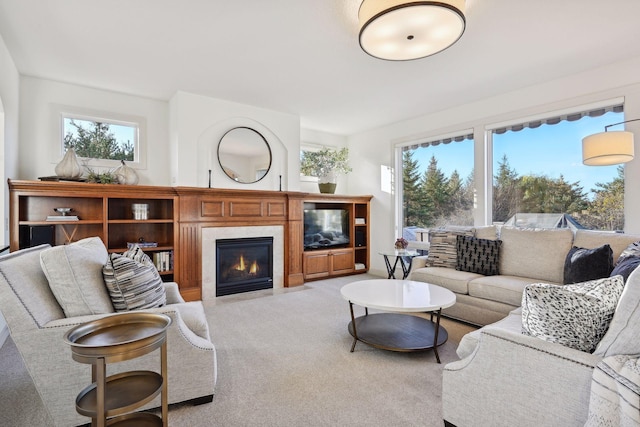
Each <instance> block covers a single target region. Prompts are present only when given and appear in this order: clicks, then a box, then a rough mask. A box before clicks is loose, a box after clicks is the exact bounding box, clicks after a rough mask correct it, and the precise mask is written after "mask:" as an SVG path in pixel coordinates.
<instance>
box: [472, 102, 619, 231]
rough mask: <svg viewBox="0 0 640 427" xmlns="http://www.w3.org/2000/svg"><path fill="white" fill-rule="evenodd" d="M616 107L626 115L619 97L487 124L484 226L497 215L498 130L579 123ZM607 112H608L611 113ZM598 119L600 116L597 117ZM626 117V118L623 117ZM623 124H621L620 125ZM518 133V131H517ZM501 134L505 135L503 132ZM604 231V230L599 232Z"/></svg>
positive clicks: (491, 222) (493, 222) (493, 220)
mask: <svg viewBox="0 0 640 427" xmlns="http://www.w3.org/2000/svg"><path fill="white" fill-rule="evenodd" d="M616 106H622V110H621V111H616V112H618V113H620V112H621V113H622V114H623V115H624V114H625V110H624V107H625V99H624V98H623V97H617V98H610V99H605V100H601V101H597V102H592V103H587V104H582V105H575V106H572V107H567V108H563V109H556V110H551V111H547V112H542V113H537V114H535V115H528V116H521V117H517V118H512V119H509V120H505V121H501V122H497V123H491V124H487V125H485V126H484V134H485V141H486V144H485V147H484V150H485V156H484V157H485V160H484V162H485V165H484V166H485V179H486V180H487V184H486V188H485V194H486V198H485V202H484V204H485V206H484V208H485V210H486V220H485V222H486V224H484V225H491V224H495V223H496V221H495V215H494V206H493V202H494V200H493V193H494V173H495V170H494V160H495V159H494V140H493V137H494V133H495V132H496V131H497V130H498V129H503V130H506V132H513V130H512V129H510V127H512V126H520V125H523V124H530V123H533V122H542V123H544V122H545V121H547V120H549V119H552V118H560V122H562V121H569V122H573V121H578V120H580V119H581V118H583V117H590V114H588V112H593V111H596V110H600V109H606V110H609V111H615V109H616ZM609 111H607V112H609ZM578 115H580V117H578V118H575V117H576V116H578ZM572 116H573V117H574V118H573V119H570V118H569V117H572ZM595 117H598V116H595ZM623 117H626V116H623ZM622 120H626V118H623V119H622ZM557 123H559V122H556V123H552V124H549V125H550V126H554V125H556V124H557ZM620 124H621V123H620ZM539 126H540V125H537V126H534V127H532V126H524V127H525V128H529V127H531V128H538V127H539ZM602 131H604V128H603V129H602ZM516 132H517V131H516ZM501 133H504V131H503V132H501ZM590 167H591V166H590ZM625 190H626V179H625ZM624 214H625V210H624V207H623V216H624ZM599 231H602V230H599Z"/></svg>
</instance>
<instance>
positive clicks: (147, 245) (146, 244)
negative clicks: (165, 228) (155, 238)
mask: <svg viewBox="0 0 640 427" xmlns="http://www.w3.org/2000/svg"><path fill="white" fill-rule="evenodd" d="M135 245H138V247H139V248H142V249H144V248H157V247H158V242H127V249H131V248H133V247H134V246H135Z"/></svg>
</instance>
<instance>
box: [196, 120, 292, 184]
mask: <svg viewBox="0 0 640 427" xmlns="http://www.w3.org/2000/svg"><path fill="white" fill-rule="evenodd" d="M237 127H246V128H250V129H254V130H256V131H257V132H259V133H260V134H261V135H262V136H263V137H264V139H265V140H266V141H267V144H269V148H270V149H271V156H272V159H271V168H270V169H269V172H268V173H267V175H266V176H265V177H264V178H263V179H261V180H260V181H258V182H255V183H251V184H245V183H239V182H235V181H233V180H232V179H230V178H229V177H228V176H227V175H226V174H225V173H224V171H223V170H222V168H221V167H220V162H219V161H218V158H217V152H218V143H219V142H220V139H221V138H222V137H223V136H224V135H225V133H227V132H228V131H229V130H231V129H233V128H237ZM287 155H288V150H287V147H286V146H285V145H284V144H283V143H282V141H281V140H280V138H278V136H277V135H276V134H274V133H273V132H272V131H271V130H270V129H269V128H268V127H266V126H265V125H263V124H262V123H260V122H258V121H256V120H254V119H251V118H248V117H230V118H228V119H225V120H221V121H219V122H216V123H214V124H213V125H211V126H209V127H208V128H207V129H206V130H205V131H204V132H202V133H201V134H200V136H199V137H198V166H197V183H198V184H197V185H198V187H209V186H210V187H211V188H237V189H255V190H273V191H278V190H282V191H286V190H287V188H286V187H287ZM209 171H211V176H209Z"/></svg>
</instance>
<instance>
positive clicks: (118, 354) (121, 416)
mask: <svg viewBox="0 0 640 427" xmlns="http://www.w3.org/2000/svg"><path fill="white" fill-rule="evenodd" d="M170 324H171V318H170V317H169V316H167V315H164V314H157V313H135V312H132V313H124V314H114V315H113V316H108V317H103V318H101V319H98V320H94V321H91V322H87V323H84V324H82V325H78V326H76V327H75V328H73V329H71V330H70V331H68V332H67V333H66V334H65V336H64V339H65V341H66V342H67V343H68V344H69V345H70V346H71V357H72V358H73V360H75V361H76V362H80V363H87V364H90V365H91V381H92V384H90V385H89V386H87V387H85V388H84V389H83V390H82V391H81V392H80V393H79V394H78V396H77V398H76V410H77V411H78V413H79V414H81V415H85V416H87V417H91V425H92V426H98V427H104V426H106V425H109V426H137V427H142V426H164V427H167V425H168V422H167V415H168V409H169V408H168V400H167V390H168V387H167V337H166V331H167V328H168V327H169V325H170ZM158 348H160V373H158V372H154V371H131V372H122V373H119V374H115V375H111V376H109V377H107V376H106V366H107V364H108V363H117V362H122V361H125V360H130V359H135V358H137V357H141V356H144V355H145V354H147V353H150V352H152V351H154V350H156V349H158ZM159 393H161V394H162V396H161V406H162V414H161V417H158V416H157V415H155V414H151V413H146V412H134V411H135V410H136V409H138V408H140V407H141V406H143V405H145V404H147V403H148V402H150V401H152V400H153V399H154V398H155V397H156V396H158V394H159Z"/></svg>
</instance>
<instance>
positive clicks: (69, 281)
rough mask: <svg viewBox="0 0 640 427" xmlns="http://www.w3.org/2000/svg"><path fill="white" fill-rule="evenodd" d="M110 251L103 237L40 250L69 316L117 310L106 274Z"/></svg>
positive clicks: (60, 300) (59, 301)
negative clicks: (103, 274) (114, 308)
mask: <svg viewBox="0 0 640 427" xmlns="http://www.w3.org/2000/svg"><path fill="white" fill-rule="evenodd" d="M108 256H109V254H108V253H107V248H105V246H104V243H102V240H101V239H100V238H99V237H89V238H86V239H82V240H78V241H77V242H74V243H71V244H69V245H60V246H54V247H52V248H49V249H45V250H44V251H42V252H41V253H40V265H41V266H42V271H44V274H45V275H46V276H47V280H48V281H49V286H50V287H51V291H52V292H53V294H54V295H55V297H56V300H57V301H58V303H59V304H60V306H61V307H62V310H63V311H64V314H65V316H66V317H75V316H83V315H87V314H107V313H113V306H112V305H111V300H110V299H109V294H108V293H107V289H106V288H105V286H104V280H103V278H102V266H103V265H104V264H105V262H107V258H108Z"/></svg>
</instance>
